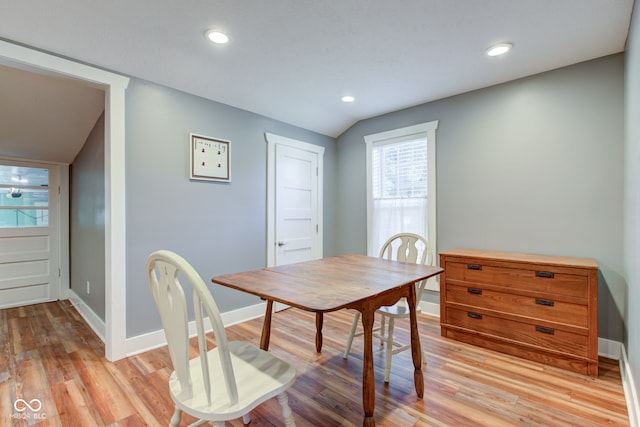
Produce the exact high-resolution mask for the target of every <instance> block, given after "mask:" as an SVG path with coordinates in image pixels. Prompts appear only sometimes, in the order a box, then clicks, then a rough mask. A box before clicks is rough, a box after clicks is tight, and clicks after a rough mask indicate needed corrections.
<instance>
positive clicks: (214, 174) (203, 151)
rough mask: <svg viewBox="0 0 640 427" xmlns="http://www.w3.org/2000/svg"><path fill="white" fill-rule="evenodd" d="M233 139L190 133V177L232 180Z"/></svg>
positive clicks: (208, 179)
mask: <svg viewBox="0 0 640 427" xmlns="http://www.w3.org/2000/svg"><path fill="white" fill-rule="evenodd" d="M230 151H231V141H227V140H225V139H220V138H213V137H210V136H204V135H199V134H195V133H190V134H189V179H190V180H202V181H220V182H231V152H230Z"/></svg>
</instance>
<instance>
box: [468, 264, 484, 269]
mask: <svg viewBox="0 0 640 427" xmlns="http://www.w3.org/2000/svg"><path fill="white" fill-rule="evenodd" d="M467 270H482V266H481V265H480V264H467Z"/></svg>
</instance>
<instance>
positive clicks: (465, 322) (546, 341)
mask: <svg viewBox="0 0 640 427" xmlns="http://www.w3.org/2000/svg"><path fill="white" fill-rule="evenodd" d="M445 310H446V315H445V317H446V318H445V323H446V324H447V325H451V326H458V327H462V328H465V329H470V330H473V331H476V332H480V333H484V334H489V335H492V336H494V337H500V338H504V339H508V340H513V341H517V342H519V343H524V344H530V345H532V346H536V347H542V348H545V349H550V350H554V351H559V352H563V353H569V354H573V355H576V356H582V357H587V355H588V344H589V343H588V337H587V336H586V335H581V334H577V333H573V332H567V331H563V330H561V329H557V328H550V327H546V326H542V325H536V324H535V323H525V322H518V321H514V320H509V319H503V318H500V317H495V316H491V315H487V314H481V313H478V312H475V311H472V310H459V309H456V308H451V307H447V308H446V309H445Z"/></svg>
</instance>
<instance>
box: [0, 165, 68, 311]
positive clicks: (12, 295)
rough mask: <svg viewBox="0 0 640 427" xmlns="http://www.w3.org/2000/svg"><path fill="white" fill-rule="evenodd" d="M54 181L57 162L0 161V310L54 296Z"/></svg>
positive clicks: (56, 250) (57, 278)
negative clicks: (44, 163)
mask: <svg viewBox="0 0 640 427" xmlns="http://www.w3.org/2000/svg"><path fill="white" fill-rule="evenodd" d="M58 179H59V174H58V167H57V166H56V167H49V166H46V165H40V164H26V163H12V162H1V163H0V308H7V307H16V306H22V305H27V304H34V303H39V302H44V301H52V300H56V299H58V298H59V296H60V270H59V246H58V245H59V241H58V235H59V231H58V221H59V220H58V206H59V191H58V188H59V186H58ZM52 189H55V191H51V190H52Z"/></svg>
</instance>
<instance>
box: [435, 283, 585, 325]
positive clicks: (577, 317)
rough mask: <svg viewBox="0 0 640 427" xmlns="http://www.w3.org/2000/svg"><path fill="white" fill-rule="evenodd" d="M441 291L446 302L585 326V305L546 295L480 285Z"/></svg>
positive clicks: (455, 286)
mask: <svg viewBox="0 0 640 427" xmlns="http://www.w3.org/2000/svg"><path fill="white" fill-rule="evenodd" d="M447 273H448V271H447ZM445 292H446V295H445V298H446V303H457V304H464V305H468V306H472V307H481V308H485V309H488V310H494V311H499V312H503V313H509V314H515V315H519V316H526V317H531V318H537V319H545V320H548V321H550V322H557V323H565V324H568V325H573V326H578V327H582V328H586V327H588V316H587V313H588V307H587V305H586V304H574V303H569V302H564V301H558V300H556V299H553V298H549V296H545V297H544V298H536V297H532V296H524V295H518V294H515V293H506V292H497V291H492V290H487V289H483V288H482V287H481V286H461V285H453V284H448V285H447V286H446V291H445Z"/></svg>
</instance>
